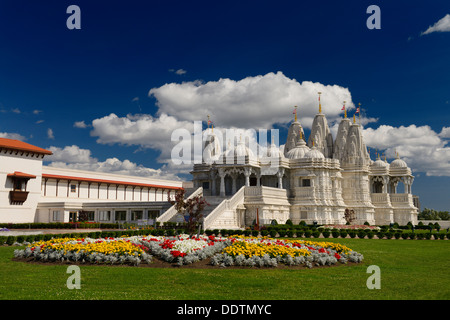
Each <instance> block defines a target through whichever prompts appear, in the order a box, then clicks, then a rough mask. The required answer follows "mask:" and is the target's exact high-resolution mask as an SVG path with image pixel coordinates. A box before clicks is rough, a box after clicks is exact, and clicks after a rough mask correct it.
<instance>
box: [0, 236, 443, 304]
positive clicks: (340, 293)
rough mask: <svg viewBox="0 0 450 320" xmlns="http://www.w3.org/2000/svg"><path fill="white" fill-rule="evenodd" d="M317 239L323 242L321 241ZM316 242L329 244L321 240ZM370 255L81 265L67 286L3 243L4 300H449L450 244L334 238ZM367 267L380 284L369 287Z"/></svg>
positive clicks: (62, 277)
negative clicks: (304, 262)
mask: <svg viewBox="0 0 450 320" xmlns="http://www.w3.org/2000/svg"><path fill="white" fill-rule="evenodd" d="M316 240H317V239H316ZM318 241H324V239H319V240H318ZM327 241H335V242H339V243H342V244H344V245H347V246H349V247H350V248H352V249H353V250H356V251H358V252H360V253H362V254H363V255H364V262H363V263H361V264H358V265H339V266H336V267H326V268H313V269H301V270H292V269H188V268H183V269H168V268H164V269H157V268H145V267H108V266H88V265H86V266H81V289H79V290H77V289H73V290H69V289H67V287H66V281H67V279H68V277H69V276H70V274H67V273H66V270H67V265H66V266H64V265H51V264H48V265H37V264H30V263H23V262H15V261H12V260H11V258H12V256H13V251H14V249H17V247H5V246H3V247H0V299H2V300H5V299H39V300H46V299H67V300H69V299H101V300H109V299H115V300H122V299H138V300H140V299H145V300H157V299H164V300H175V299H179V300H191V299H192V300H213V299H220V300H250V299H258V300H259V299H261V300H265V299H269V300H297V299H314V300H316V299H327V300H332V299H339V300H341V299H349V300H354V299H364V300H375V299H396V300H400V299H414V300H428V299H441V300H448V299H450V276H449V270H450V241H448V240H374V239H371V240H370V239H350V238H347V239H328V240H327ZM369 265H377V266H378V267H380V270H381V289H380V290H376V289H373V290H369V289H368V288H367V287H366V280H367V278H368V277H369V276H370V274H368V273H367V267H368V266H369Z"/></svg>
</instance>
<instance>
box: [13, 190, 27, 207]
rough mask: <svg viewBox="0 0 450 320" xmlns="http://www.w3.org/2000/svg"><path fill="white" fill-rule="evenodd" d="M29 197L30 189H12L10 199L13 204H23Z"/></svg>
mask: <svg viewBox="0 0 450 320" xmlns="http://www.w3.org/2000/svg"><path fill="white" fill-rule="evenodd" d="M27 197H28V191H15V190H14V191H10V192H9V201H10V203H11V204H23V203H24V202H25V201H26V200H27Z"/></svg>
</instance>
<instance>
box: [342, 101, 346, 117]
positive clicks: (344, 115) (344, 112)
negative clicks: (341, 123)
mask: <svg viewBox="0 0 450 320" xmlns="http://www.w3.org/2000/svg"><path fill="white" fill-rule="evenodd" d="M342 109H344V118H345V119H347V108H346V107H345V101H344V106H343V107H342Z"/></svg>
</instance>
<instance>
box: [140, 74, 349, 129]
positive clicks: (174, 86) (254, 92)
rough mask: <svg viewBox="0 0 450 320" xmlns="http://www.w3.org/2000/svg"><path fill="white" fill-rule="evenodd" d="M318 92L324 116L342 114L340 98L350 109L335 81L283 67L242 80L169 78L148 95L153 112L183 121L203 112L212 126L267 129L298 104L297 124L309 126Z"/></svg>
mask: <svg viewBox="0 0 450 320" xmlns="http://www.w3.org/2000/svg"><path fill="white" fill-rule="evenodd" d="M317 92H322V95H321V101H322V112H323V113H325V114H326V115H327V118H328V120H329V121H333V120H336V119H338V118H339V116H340V114H342V111H341V108H342V102H343V101H347V109H348V110H353V109H354V104H353V102H352V98H351V94H350V92H349V90H348V89H347V88H343V87H340V86H338V85H323V84H321V83H313V82H310V81H304V82H302V83H299V82H297V80H295V79H290V78H288V77H286V76H285V75H284V74H283V73H282V72H277V73H268V74H266V75H260V76H254V77H247V78H244V79H242V80H238V81H235V80H231V79H219V80H218V81H209V82H206V83H202V82H200V81H192V82H183V83H168V84H165V85H163V86H161V87H159V88H152V89H151V90H150V91H149V96H154V97H155V98H156V99H157V105H158V107H159V111H158V114H160V115H162V114H168V115H172V116H175V117H177V119H179V120H183V121H194V120H205V119H206V116H207V115H208V114H210V115H211V117H212V119H213V120H214V122H215V123H216V124H217V125H220V126H223V127H231V126H234V127H240V128H247V129H248V128H254V129H259V128H270V127H272V125H273V124H275V123H287V122H289V121H291V120H292V118H293V115H292V112H293V110H294V106H298V107H299V108H298V114H299V119H301V122H302V126H304V127H310V126H311V124H312V119H313V118H314V116H315V114H316V113H317V112H318V94H317Z"/></svg>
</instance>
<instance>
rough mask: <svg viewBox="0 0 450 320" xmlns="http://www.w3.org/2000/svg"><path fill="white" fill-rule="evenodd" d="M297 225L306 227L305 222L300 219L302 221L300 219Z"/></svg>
mask: <svg viewBox="0 0 450 320" xmlns="http://www.w3.org/2000/svg"><path fill="white" fill-rule="evenodd" d="M298 225H299V226H302V227H306V222H305V221H303V220H302V221H300V223H299V224H298Z"/></svg>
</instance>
